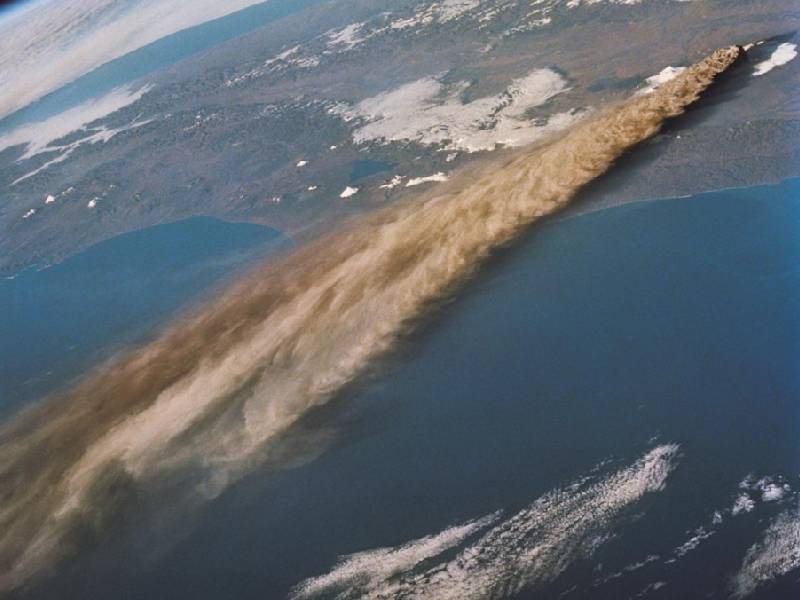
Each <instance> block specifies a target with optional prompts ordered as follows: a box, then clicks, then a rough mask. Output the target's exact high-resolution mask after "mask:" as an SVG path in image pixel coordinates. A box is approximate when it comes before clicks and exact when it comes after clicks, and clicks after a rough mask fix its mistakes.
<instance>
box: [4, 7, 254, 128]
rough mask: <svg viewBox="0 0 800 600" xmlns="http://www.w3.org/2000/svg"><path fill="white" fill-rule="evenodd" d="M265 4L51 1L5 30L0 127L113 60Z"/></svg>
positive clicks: (6, 25)
mask: <svg viewBox="0 0 800 600" xmlns="http://www.w3.org/2000/svg"><path fill="white" fill-rule="evenodd" d="M260 2H263V0H228V1H226V2H218V1H215V0H193V1H192V2H181V1H178V0H167V1H162V0H45V1H43V2H40V3H39V4H38V5H37V6H35V7H34V8H31V9H29V10H27V11H25V12H23V13H21V14H18V15H13V16H12V17H10V18H7V19H5V20H4V21H2V22H0V89H4V90H14V93H13V94H2V95H0V119H2V118H3V117H5V116H7V115H9V114H11V113H13V112H15V111H17V110H19V109H21V108H24V107H25V106H27V105H28V104H30V103H31V102H33V101H35V100H38V99H39V98H41V97H43V96H45V95H47V94H48V93H50V92H52V91H55V90H57V89H58V88H60V87H62V86H64V85H66V84H67V83H69V82H71V81H74V80H75V79H77V78H78V77H80V76H81V75H84V74H86V73H88V72H89V71H91V70H93V69H95V68H97V67H99V66H100V65H103V64H105V63H107V62H109V61H111V60H113V59H115V58H119V57H120V56H123V55H125V54H128V53H129V52H132V51H134V50H137V49H139V48H141V47H143V46H146V45H147V44H150V43H152V42H155V41H156V40H159V39H161V38H163V37H166V36H168V35H170V34H173V33H175V32H177V31H180V30H182V29H187V28H189V27H193V26H195V25H199V24H201V23H205V22H206V21H211V20H213V19H218V18H220V17H223V16H225V15H227V14H230V13H233V12H236V11H238V10H241V9H243V8H247V7H248V6H251V5H253V4H259V3H260Z"/></svg>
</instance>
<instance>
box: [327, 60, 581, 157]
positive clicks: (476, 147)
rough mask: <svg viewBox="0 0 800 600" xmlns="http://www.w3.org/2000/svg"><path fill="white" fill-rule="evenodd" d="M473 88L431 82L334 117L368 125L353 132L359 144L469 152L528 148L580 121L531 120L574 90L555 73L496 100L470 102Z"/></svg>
mask: <svg viewBox="0 0 800 600" xmlns="http://www.w3.org/2000/svg"><path fill="white" fill-rule="evenodd" d="M469 87H470V84H469V83H467V82H460V83H456V84H451V85H447V84H444V83H441V82H440V81H439V80H438V79H436V78H433V77H426V78H423V79H418V80H417V81H413V82H411V83H407V84H405V85H402V86H400V87H398V88H395V89H393V90H390V91H388V92H384V93H382V94H378V95H377V96H374V97H372V98H367V99H365V100H362V101H361V102H359V103H358V104H357V105H355V106H354V107H352V108H348V107H337V108H334V109H332V112H334V113H336V114H339V115H340V116H342V117H343V118H344V119H345V120H346V121H353V120H355V119H362V120H363V121H364V124H362V125H361V126H359V127H358V128H357V129H356V130H355V131H354V133H353V140H354V141H355V142H356V143H364V142H368V141H373V140H375V141H385V142H388V141H404V140H412V141H416V142H418V143H421V144H425V145H438V144H442V145H444V147H445V148H446V149H448V150H465V151H467V152H477V151H480V150H493V149H495V148H496V147H497V146H498V145H499V144H503V145H506V146H522V145H525V144H528V143H530V142H533V141H535V140H537V139H540V138H541V137H542V136H543V135H545V134H546V133H548V132H551V131H554V130H558V129H562V128H564V127H566V126H568V125H570V124H571V123H573V122H574V121H575V120H576V119H577V118H578V117H577V116H576V115H575V114H572V113H558V114H554V115H550V117H549V119H548V121H547V123H545V124H543V123H541V122H536V121H534V120H531V119H529V118H527V117H526V112H527V111H528V110H530V109H533V108H535V107H538V106H541V105H543V104H544V103H545V102H547V101H548V100H549V99H551V98H553V97H554V96H557V95H558V94H560V93H562V92H564V91H566V90H568V89H569V86H568V84H567V81H566V80H565V79H564V78H563V77H562V76H561V75H559V74H558V73H556V72H555V71H553V70H551V69H536V70H534V71H531V72H530V73H529V74H528V75H526V76H525V77H521V78H519V79H515V80H514V81H513V82H512V83H511V85H510V86H509V87H508V88H507V89H506V90H505V91H503V92H502V93H500V94H497V95H495V96H485V97H482V98H477V99H475V100H472V101H471V102H464V101H463V99H462V96H463V93H464V92H465V91H466V90H467V89H468V88H469Z"/></svg>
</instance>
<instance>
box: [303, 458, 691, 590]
mask: <svg viewBox="0 0 800 600" xmlns="http://www.w3.org/2000/svg"><path fill="white" fill-rule="evenodd" d="M677 453H678V447H677V446H675V445H664V446H659V447H657V448H655V449H653V450H651V451H650V452H648V453H647V454H646V455H645V456H643V457H642V458H641V459H639V460H638V461H636V462H635V463H633V464H632V465H630V466H628V467H626V468H623V469H621V470H619V471H617V472H616V473H613V474H610V475H608V476H606V477H605V478H603V479H600V480H599V481H598V480H592V479H591V478H583V479H581V480H579V481H578V482H576V483H574V484H573V485H571V486H568V487H566V488H564V489H556V490H553V491H552V492H550V493H548V494H546V495H544V496H542V497H541V498H539V499H538V500H536V501H535V502H533V503H532V504H530V505H529V506H527V507H526V508H524V509H522V510H521V511H519V512H518V513H516V514H515V515H512V516H511V517H509V518H507V519H505V520H501V519H500V518H499V515H498V514H497V513H495V514H490V515H487V516H486V517H483V518H482V519H479V520H476V521H469V522H467V523H465V524H463V525H460V526H457V527H450V528H448V529H445V530H444V531H442V532H441V533H439V534H436V535H431V536H427V537H424V538H421V539H418V540H414V541H411V542H408V543H407V544H404V545H402V546H398V547H395V548H379V549H376V550H368V551H365V552H359V553H357V554H353V555H350V556H347V557H343V558H342V559H341V560H340V561H339V563H338V564H337V565H336V566H335V567H334V568H333V570H332V571H330V572H329V573H327V574H326V575H322V576H320V577H316V578H312V579H308V580H306V581H304V582H302V583H301V584H300V585H298V586H297V587H296V588H295V591H294V593H293V596H292V597H293V598H294V599H296V600H301V599H307V598H315V597H318V596H324V597H326V598H335V599H336V600H344V599H347V598H356V597H368V598H426V599H428V600H444V599H458V600H484V599H489V598H495V597H497V596H498V593H502V595H503V596H507V595H514V594H515V593H517V592H519V591H521V590H522V589H525V588H529V587H535V586H536V585H537V584H544V583H547V582H550V581H553V580H554V579H555V578H556V577H558V576H559V575H560V574H561V573H563V571H564V570H565V569H566V568H567V567H568V566H569V565H570V564H571V563H572V562H573V561H574V560H575V559H576V558H578V557H579V556H580V555H582V554H585V553H587V552H590V551H591V549H592V548H594V547H596V546H597V544H598V543H599V542H598V540H599V541H602V540H604V539H607V535H608V532H609V531H611V529H612V528H613V527H614V525H615V523H616V517H617V516H618V515H619V513H620V512H621V511H622V510H624V509H625V508H627V507H629V506H630V505H632V504H633V503H635V502H636V501H637V500H639V499H640V498H641V497H642V496H643V495H645V494H647V493H649V492H655V491H659V490H662V489H663V488H664V485H665V483H666V480H667V477H668V475H669V474H670V473H671V472H672V470H673V469H674V468H675V461H676V457H677ZM479 531H482V532H483V533H482V535H481V536H480V537H479V538H478V539H476V540H474V541H473V542H472V543H471V544H469V545H467V546H466V547H464V548H463V549H462V550H461V551H460V552H459V553H458V554H457V555H456V556H455V557H454V558H452V559H447V558H445V557H443V556H442V555H443V553H444V552H445V551H446V550H450V549H452V548H455V547H456V546H461V545H463V543H464V542H467V541H468V538H469V537H471V536H473V535H477V534H478V532H479ZM435 559H438V561H439V562H438V564H437V563H434V564H431V562H432V561H433V560H435ZM423 561H426V563H427V567H426V568H419V567H420V565H421V564H422V562H423Z"/></svg>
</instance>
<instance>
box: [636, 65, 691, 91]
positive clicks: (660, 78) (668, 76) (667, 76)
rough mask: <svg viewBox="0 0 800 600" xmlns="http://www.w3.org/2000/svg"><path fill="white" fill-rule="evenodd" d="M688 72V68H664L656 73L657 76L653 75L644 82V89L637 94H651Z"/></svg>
mask: <svg viewBox="0 0 800 600" xmlns="http://www.w3.org/2000/svg"><path fill="white" fill-rule="evenodd" d="M685 70H686V67H664V68H663V69H661V71H659V72H658V73H656V74H655V75H651V76H650V77H648V78H647V79H645V80H644V87H643V88H642V89H641V90H639V91H638V92H636V94H637V95H641V94H649V93H650V92H652V91H653V90H655V89H656V88H657V87H658V86H660V85H662V84H664V83H666V82H668V81H670V80H672V79H675V78H676V77H677V76H678V75H680V74H681V73H683V71H685Z"/></svg>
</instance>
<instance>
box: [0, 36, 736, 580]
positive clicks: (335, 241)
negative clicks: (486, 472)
mask: <svg viewBox="0 0 800 600" xmlns="http://www.w3.org/2000/svg"><path fill="white" fill-rule="evenodd" d="M738 55H739V50H738V49H737V48H735V47H730V48H725V49H722V50H718V51H716V52H714V53H713V54H712V55H711V56H709V57H707V58H706V59H704V60H702V61H700V62H699V63H697V64H695V65H694V66H692V67H690V68H688V69H687V70H686V71H684V72H683V73H681V74H680V75H679V76H677V77H676V78H675V79H673V80H671V81H669V82H668V83H665V84H663V85H662V86H660V87H659V88H658V89H656V90H655V91H653V92H652V93H650V94H647V95H645V96H640V97H636V98H633V99H631V100H629V101H627V102H626V103H623V104H621V105H619V106H616V107H614V108H612V109H609V110H607V111H606V112H604V113H602V114H599V115H597V116H596V117H594V118H593V119H591V120H587V121H585V122H583V123H581V124H579V125H577V126H576V127H575V128H573V129H572V130H571V131H569V132H567V133H566V134H564V135H563V136H562V137H561V138H559V139H557V140H554V141H552V142H551V143H549V144H546V145H542V146H539V147H537V148H534V149H527V150H524V151H521V152H519V153H518V154H516V155H515V156H514V157H512V158H509V159H506V161H505V162H502V163H496V164H493V165H489V166H488V167H487V168H485V169H484V170H483V171H482V172H480V173H478V174H464V175H462V176H460V177H458V178H456V179H454V180H453V181H451V182H450V183H448V184H447V187H444V188H442V189H444V191H440V192H438V193H434V194H430V195H427V196H423V197H420V198H417V199H415V200H412V201H410V202H407V203H404V204H402V205H397V206H394V207H391V208H389V209H387V210H385V211H382V212H380V213H378V214H374V215H371V216H368V217H366V218H363V219H361V220H360V221H359V222H357V223H355V224H353V225H352V226H350V227H348V228H347V229H345V230H343V231H340V232H338V233H335V234H332V235H329V236H327V237H325V238H324V239H321V240H319V241H317V242H316V243H314V244H312V245H310V246H308V247H306V248H305V249H302V250H300V251H298V252H296V253H294V254H293V255H290V256H288V257H286V258H285V259H282V260H281V261H279V262H277V263H273V264H271V265H268V266H266V267H265V268H263V269H262V270H260V271H258V272H255V273H254V274H252V275H251V276H250V277H248V278H247V280H246V281H244V282H242V283H240V284H238V285H237V286H235V287H234V288H233V289H231V290H230V291H228V292H227V293H226V294H224V295H223V296H221V297H220V298H218V299H217V300H216V301H214V302H213V303H212V304H211V305H210V306H208V307H206V308H205V309H203V310H200V311H198V312H197V313H195V314H194V315H193V316H190V317H186V318H185V319H183V320H182V321H181V322H180V323H178V324H176V325H174V326H173V327H172V328H171V329H169V330H168V331H166V332H165V333H164V334H163V335H162V336H161V337H160V338H159V339H158V340H156V341H155V342H154V343H152V344H150V345H148V346H146V347H144V348H142V349H141V350H140V351H138V352H135V353H134V354H132V355H130V356H128V357H126V358H122V359H118V360H116V361H113V362H112V363H111V364H110V365H108V366H106V367H104V368H102V369H101V370H99V371H98V372H96V373H94V374H91V375H90V376H88V377H87V378H86V379H84V380H83V381H82V382H81V383H79V384H77V385H75V386H74V387H72V388H71V389H68V390H66V391H65V392H63V393H62V394H60V395H59V396H58V397H56V398H53V399H51V400H49V401H48V402H46V403H43V404H42V405H40V406H39V407H36V408H34V409H33V410H31V411H29V412H28V413H26V414H23V415H21V416H19V417H18V418H17V419H16V420H15V421H14V422H12V423H11V424H10V425H8V426H7V427H6V428H5V429H4V430H3V431H2V432H0V590H2V589H11V588H14V587H17V586H19V585H21V584H23V583H24V582H26V581H28V580H29V579H30V578H31V577H33V576H34V575H36V574H38V573H40V572H41V571H42V570H43V569H46V568H48V567H50V566H52V565H53V564H54V563H55V561H56V560H58V559H59V558H61V557H62V555H64V554H69V553H71V552H74V551H75V550H76V549H77V548H78V547H80V546H81V545H82V544H90V543H92V542H95V541H96V540H98V539H102V537H103V535H104V533H105V532H106V531H107V529H108V527H109V526H110V525H111V524H115V525H116V524H118V523H119V521H120V520H123V521H124V520H125V519H128V520H133V521H136V519H137V518H139V516H140V515H141V514H142V513H141V512H139V511H148V514H149V511H152V510H156V508H157V509H158V510H159V511H162V510H166V509H167V508H168V507H169V506H173V507H174V506H186V505H188V504H194V503H200V502H202V501H204V500H205V499H208V498H212V497H214V496H215V495H217V494H219V493H220V492H221V491H222V490H224V489H225V487H226V486H227V485H228V484H229V483H230V482H232V481H234V480H236V479H237V478H239V477H241V476H242V475H243V474H245V473H247V472H248V470H250V469H252V468H253V467H254V466H255V465H257V464H260V463H262V462H263V461H264V460H265V458H267V457H268V456H269V453H270V450H271V442H273V441H274V440H275V439H276V436H278V435H280V434H281V433H282V432H285V431H286V430H287V428H288V427H289V426H290V425H292V424H293V423H294V422H296V421H297V419H298V418H300V417H301V416H302V415H303V414H305V413H307V411H308V410H309V409H311V408H312V407H314V406H318V405H321V404H323V403H325V402H326V401H328V400H329V399H330V398H331V397H332V395H333V394H334V393H335V392H336V391H337V390H340V389H341V388H342V386H344V385H345V384H346V383H348V382H349V381H351V380H352V379H353V378H354V377H355V376H357V375H358V374H359V373H360V372H362V371H363V370H364V368H365V367H366V366H367V365H368V364H369V362H370V361H371V360H372V359H374V358H375V357H377V356H379V355H381V354H382V353H384V352H385V351H386V350H387V349H389V348H390V347H391V345H392V343H393V342H394V341H395V340H396V339H397V337H398V336H399V335H400V334H402V333H403V332H404V330H406V329H407V327H408V326H409V325H410V324H411V322H412V321H413V320H414V319H415V318H418V317H419V316H420V315H421V314H423V313H424V312H425V311H426V309H427V308H429V307H430V306H431V305H432V303H435V302H436V301H437V300H438V299H441V298H442V297H444V296H445V295H446V294H448V293H451V292H452V291H453V290H454V289H455V288H456V286H457V285H458V284H460V283H461V282H463V281H464V280H465V278H467V277H468V276H469V275H470V274H471V273H472V272H473V271H474V270H475V269H476V268H477V267H478V266H479V265H480V264H481V262H482V261H483V260H484V259H485V258H486V256H487V255H488V254H489V253H490V252H491V251H492V249H493V248H495V247H497V246H498V245H500V244H503V243H504V242H507V241H508V240H510V239H512V238H514V236H516V235H518V234H519V233H520V232H521V231H523V230H524V229H525V228H526V227H527V226H529V225H530V224H531V223H532V222H534V221H535V220H537V219H538V218H540V217H542V216H544V215H547V214H549V213H552V212H553V211H555V210H556V209H558V208H559V207H561V206H563V205H564V204H565V203H567V202H568V201H569V200H570V199H571V198H572V197H573V196H574V195H575V193H576V192H577V191H578V190H579V189H580V188H581V186H583V185H585V184H586V183H588V182H589V181H591V180H592V179H594V178H595V177H597V176H598V175H600V174H601V173H603V172H604V171H606V170H607V169H608V168H609V167H610V166H611V165H612V163H613V161H614V160H615V159H616V158H617V157H618V156H619V155H620V154H621V153H623V152H625V151H626V150H628V149H629V148H631V147H632V146H634V145H635V144H637V143H639V142H641V141H642V140H644V139H646V138H648V137H650V136H651V135H653V134H654V133H656V132H657V131H658V129H659V127H660V126H661V124H662V123H663V121H664V120H665V119H666V118H668V117H672V116H675V115H678V114H680V113H681V112H682V111H683V110H684V109H685V108H686V107H687V106H688V105H689V104H691V103H692V102H694V101H695V100H696V99H697V98H698V96H699V94H700V93H701V92H702V91H703V90H704V89H705V88H706V87H707V86H709V85H710V84H711V83H712V81H713V79H714V77H715V76H716V75H717V74H719V73H721V72H722V71H724V70H725V69H726V68H728V66H730V65H731V64H732V63H733V62H734V61H735V60H736V58H737V57H738ZM156 498H157V499H158V500H157V503H158V504H157V507H155V506H153V505H155V504H156V501H155V500H154V499H156Z"/></svg>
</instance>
